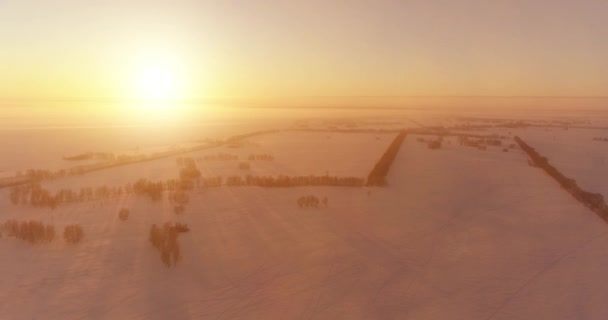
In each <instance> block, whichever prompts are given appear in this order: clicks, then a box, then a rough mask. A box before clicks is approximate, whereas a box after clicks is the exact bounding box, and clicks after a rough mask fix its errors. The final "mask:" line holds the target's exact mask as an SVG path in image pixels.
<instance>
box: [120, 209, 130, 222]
mask: <svg viewBox="0 0 608 320" xmlns="http://www.w3.org/2000/svg"><path fill="white" fill-rule="evenodd" d="M130 213H131V212H130V211H129V209H127V208H122V209H120V211H119V212H118V218H120V220H122V221H127V220H128V219H129V214H130Z"/></svg>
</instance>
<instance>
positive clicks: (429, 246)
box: [0, 120, 608, 320]
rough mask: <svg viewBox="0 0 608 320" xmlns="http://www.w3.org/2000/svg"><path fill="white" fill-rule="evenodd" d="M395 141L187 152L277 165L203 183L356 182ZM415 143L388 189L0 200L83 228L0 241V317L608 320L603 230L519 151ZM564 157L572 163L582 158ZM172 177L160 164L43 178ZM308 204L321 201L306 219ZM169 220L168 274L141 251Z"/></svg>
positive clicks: (154, 254) (346, 137)
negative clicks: (43, 239)
mask: <svg viewBox="0 0 608 320" xmlns="http://www.w3.org/2000/svg"><path fill="white" fill-rule="evenodd" d="M404 121H405V120H404ZM525 130H527V131H524V130H523V129H521V130H519V129H518V130H514V131H513V134H518V135H520V136H522V137H523V138H524V139H526V141H528V140H529V143H530V144H531V145H532V146H533V147H535V148H536V149H537V150H538V151H539V152H541V153H543V154H545V155H546V156H548V157H549V159H550V161H551V162H552V163H554V164H555V165H556V166H557V167H558V168H559V169H562V167H561V166H560V163H559V161H560V160H559V159H558V158H559V157H558V156H559V154H564V153H563V152H564V151H563V150H561V149H560V150H561V151H555V153H554V154H551V150H552V149H551V148H553V147H554V145H552V143H553V142H554V140H552V135H551V133H544V131H542V130H543V129H538V130H539V133H538V134H531V133H532V130H533V129H530V128H528V129H525ZM534 130H536V129H534ZM572 131H573V130H569V131H567V132H569V133H573V132H572ZM394 136H395V135H394V134H370V133H328V132H293V131H289V132H281V133H276V134H268V135H260V136H256V137H253V138H251V139H249V140H248V143H246V144H245V145H244V146H242V147H240V148H229V147H222V148H217V149H209V150H205V151H199V152H195V153H192V154H188V155H184V156H192V157H194V158H195V159H196V158H198V157H203V156H204V155H209V154H217V153H230V154H238V155H239V157H240V158H244V157H246V156H248V155H249V154H262V153H264V154H270V155H272V156H274V158H275V160H273V161H249V162H250V163H251V166H252V167H251V170H250V171H249V172H246V173H243V171H242V170H239V168H238V163H239V161H216V160H201V161H197V165H198V167H199V168H200V169H201V171H203V175H204V176H205V175H222V176H225V175H230V174H247V173H250V174H255V175H278V174H288V175H308V174H319V175H321V174H325V173H329V174H330V175H338V176H350V175H352V176H357V177H365V176H366V175H367V173H368V172H369V170H370V169H371V168H372V167H373V165H374V163H375V162H376V161H377V160H378V158H379V157H380V156H381V155H382V153H383V152H384V150H385V149H386V147H387V146H388V145H389V144H390V142H391V140H392V139H393V138H394ZM418 137H419V136H416V135H409V136H408V137H407V138H406V140H405V142H404V144H403V145H402V146H401V150H400V152H399V153H398V155H397V158H396V159H395V162H394V164H393V166H392V167H391V169H390V171H389V176H388V183H389V185H388V186H387V187H384V188H378V187H376V188H366V187H362V188H339V187H298V188H259V187H220V188H211V189H202V190H195V191H192V192H191V193H190V197H191V199H190V203H189V204H188V205H187V207H186V210H185V213H183V214H180V215H176V214H175V213H174V212H173V205H172V204H171V203H169V201H168V200H167V199H166V197H165V198H163V200H161V201H159V202H152V201H151V200H149V199H148V198H145V197H141V196H137V195H130V196H127V195H124V196H122V197H120V198H118V199H113V200H109V201H105V202H101V201H91V202H84V203H79V204H71V205H64V206H60V207H58V208H56V209H54V210H52V209H47V208H32V207H28V206H13V205H11V204H10V202H9V201H8V199H7V195H8V192H9V191H8V190H7V189H0V222H3V221H6V220H8V219H17V220H26V219H32V220H39V221H43V222H45V223H51V224H54V225H55V226H56V228H57V230H59V232H60V231H61V230H63V227H64V226H65V225H68V224H73V223H78V224H80V225H82V227H83V228H84V230H85V237H84V240H83V241H82V242H81V243H79V244H74V245H68V244H66V243H65V242H64V241H63V239H61V234H58V236H57V237H56V239H55V240H54V241H53V242H52V243H49V244H38V245H30V244H28V243H26V242H22V241H20V240H17V239H14V238H10V237H7V236H6V235H4V236H3V237H2V238H0V254H1V255H2V259H0V272H1V274H2V277H0V319H15V320H21V319H40V318H44V319H467V320H468V319H606V318H608V304H606V303H605V301H604V300H605V297H606V296H607V295H608V281H604V273H605V270H606V267H607V266H608V254H607V253H608V228H607V226H606V224H605V222H603V221H602V220H601V219H599V218H598V217H597V216H596V215H595V214H594V213H593V212H591V211H590V210H588V209H587V208H585V207H584V206H583V205H581V204H580V203H578V202H576V201H575V200H574V199H573V198H572V197H571V196H570V195H569V194H568V193H567V192H565V191H563V190H561V189H560V187H559V186H558V184H557V183H556V182H555V181H553V180H552V179H551V178H549V177H548V176H547V175H546V174H545V173H544V172H543V171H541V170H539V169H537V168H533V167H531V166H529V165H528V164H527V157H526V155H525V154H524V153H523V152H522V151H520V150H509V152H503V151H502V148H498V147H488V148H487V150H485V151H483V150H478V149H475V148H471V147H464V146H460V145H459V144H458V143H457V139H456V138H446V139H445V140H444V143H443V146H442V148H441V149H438V150H431V149H429V148H428V147H427V145H426V144H424V143H419V142H417V141H416V139H417V138H418ZM425 138H429V136H425ZM571 139H572V140H571V141H572V142H576V141H578V142H580V143H584V144H588V145H589V146H590V147H586V149H585V150H595V149H596V148H599V147H600V146H603V144H602V143H601V142H592V141H591V140H589V139H587V138H581V137H578V136H574V137H572V138H571ZM557 140H558V141H562V142H564V143H565V141H567V140H566V139H565V138H563V137H562V138H559V139H557ZM507 142H508V141H505V143H507ZM595 144H598V146H597V147H596V146H595ZM567 146H570V144H567ZM543 148H544V149H543ZM558 148H560V147H555V149H558ZM568 152H572V155H571V156H567V157H569V158H566V159H569V160H570V161H572V162H574V161H575V159H576V158H575V157H574V154H576V153H577V152H576V151H568ZM578 153H579V155H580V153H581V151H580V150H579V151H578ZM594 154H595V153H594ZM594 157H599V155H595V156H594ZM562 161H563V160H562ZM583 166H584V165H580V166H578V167H583ZM563 170H564V172H565V173H566V174H569V173H568V171H567V170H569V169H567V168H566V167H564V168H563ZM589 170H590V171H592V170H595V173H596V174H595V178H594V177H593V176H592V175H591V174H590V175H589V176H588V179H589V181H594V180H601V179H600V178H599V177H600V176H601V173H605V172H606V170H605V169H603V167H601V166H599V164H598V166H596V167H593V169H589ZM572 173H573V177H574V176H575V174H574V173H576V171H572ZM177 175H178V166H177V163H176V159H175V158H174V157H170V158H166V159H160V160H154V161H149V162H142V163H138V164H131V165H127V166H123V167H117V168H112V169H108V170H102V171H97V172H92V173H89V174H86V175H83V176H75V177H68V178H64V179H58V180H54V181H49V182H45V183H44V185H45V186H47V187H49V188H60V187H71V188H79V187H82V186H96V185H124V184H125V183H129V182H133V181H135V180H137V179H139V178H148V179H153V180H156V179H170V178H176V177H177ZM575 178H576V179H577V180H578V181H579V183H581V184H582V178H578V177H575ZM597 186H601V184H597ZM589 188H590V189H592V191H600V190H599V189H597V190H596V189H594V188H595V185H593V184H589ZM604 190H606V189H604ZM304 195H316V196H318V197H327V198H328V199H329V204H328V206H327V207H324V206H321V207H320V208H317V209H312V208H299V207H298V205H297V204H296V201H297V199H298V198H299V197H300V196H304ZM123 207H126V208H130V211H131V214H130V217H129V219H128V220H127V221H121V220H120V219H119V218H118V211H119V210H120V208H123ZM164 222H181V223H186V224H187V225H188V226H189V228H190V230H191V231H190V232H187V233H183V234H181V235H180V236H179V238H178V241H179V243H180V246H181V254H182V259H181V260H180V261H179V262H178V263H177V265H176V266H174V267H171V268H167V267H166V266H165V265H163V264H162V262H161V261H160V259H159V253H158V251H156V250H155V249H154V248H153V247H152V245H151V243H150V242H149V240H148V234H149V230H150V226H151V225H152V224H162V223H164Z"/></svg>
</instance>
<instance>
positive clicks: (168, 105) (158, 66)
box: [131, 54, 184, 113]
mask: <svg viewBox="0 0 608 320" xmlns="http://www.w3.org/2000/svg"><path fill="white" fill-rule="evenodd" d="M132 72H133V76H132V79H133V80H132V85H131V87H132V89H131V90H132V92H131V95H132V96H133V97H134V98H135V100H137V102H138V103H137V105H138V109H141V111H155V112H159V111H162V113H167V112H170V111H172V110H173V109H174V108H175V106H174V104H175V102H176V101H177V100H180V99H182V98H183V94H184V93H183V86H184V79H183V72H182V68H181V64H180V61H179V60H178V59H176V58H175V57H172V56H170V55H167V54H162V55H161V54H153V55H143V56H140V57H138V58H137V59H136V60H135V61H134V68H133V71H132Z"/></svg>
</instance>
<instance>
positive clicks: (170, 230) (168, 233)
mask: <svg viewBox="0 0 608 320" xmlns="http://www.w3.org/2000/svg"><path fill="white" fill-rule="evenodd" d="M188 231H190V229H189V228H188V225H186V224H181V223H175V224H171V223H168V222H167V223H165V224H164V225H163V226H162V227H159V226H157V225H156V224H153V225H152V226H151V227H150V236H149V240H150V243H151V244H152V246H153V247H154V248H156V249H157V250H158V251H159V252H160V260H161V261H162V262H163V263H164V264H165V265H166V266H167V267H171V266H175V265H176V264H177V262H178V261H179V260H180V259H181V250H180V247H179V242H178V241H177V236H178V235H179V234H180V233H184V232H188Z"/></svg>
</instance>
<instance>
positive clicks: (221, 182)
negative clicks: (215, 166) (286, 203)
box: [8, 175, 365, 209]
mask: <svg viewBox="0 0 608 320" xmlns="http://www.w3.org/2000/svg"><path fill="white" fill-rule="evenodd" d="M364 184H365V180H364V179H361V178H357V177H338V176H328V175H324V176H315V175H309V176H283V175H281V176H277V177H273V176H252V175H248V176H246V177H242V176H229V177H227V178H226V179H223V178H222V177H221V176H216V177H199V178H192V179H168V180H165V181H162V180H160V181H152V180H148V179H139V180H137V181H136V182H135V183H133V184H130V183H129V184H127V185H125V186H100V187H96V188H92V187H83V188H80V189H65V188H64V189H59V190H56V191H55V192H53V191H51V190H49V189H46V188H44V187H43V186H42V185H40V184H38V183H32V184H26V185H20V186H15V187H13V188H11V190H10V192H9V194H8V197H9V200H10V201H11V203H12V204H13V205H31V206H34V207H48V208H53V209H54V208H56V207H57V206H60V205H65V204H72V203H79V202H86V201H99V200H109V199H114V198H118V197H121V196H123V195H130V194H135V195H141V196H145V197H148V198H150V199H151V200H154V201H158V200H161V199H162V196H163V192H165V191H179V190H193V189H195V188H213V187H221V186H259V187H296V186H344V187H360V186H363V185H364Z"/></svg>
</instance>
